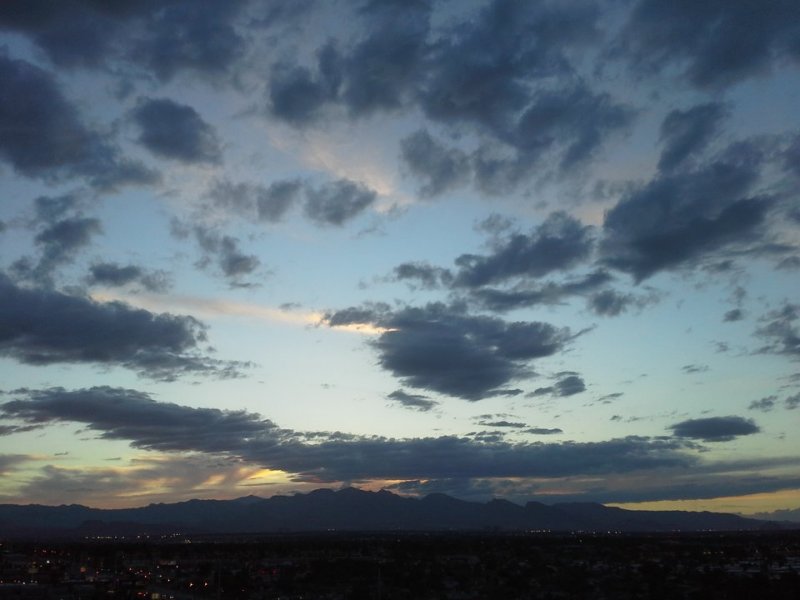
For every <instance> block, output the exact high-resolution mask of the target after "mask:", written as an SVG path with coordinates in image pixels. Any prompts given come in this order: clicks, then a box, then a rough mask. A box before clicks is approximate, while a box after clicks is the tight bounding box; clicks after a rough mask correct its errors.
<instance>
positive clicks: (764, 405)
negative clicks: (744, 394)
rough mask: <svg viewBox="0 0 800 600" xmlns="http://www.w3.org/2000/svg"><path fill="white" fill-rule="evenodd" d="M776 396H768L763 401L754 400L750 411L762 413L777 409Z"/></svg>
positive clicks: (749, 408) (749, 407)
mask: <svg viewBox="0 0 800 600" xmlns="http://www.w3.org/2000/svg"><path fill="white" fill-rule="evenodd" d="M775 400H777V398H776V396H767V397H765V398H761V400H753V401H752V402H751V403H750V405H749V406H748V407H747V409H748V410H760V411H761V412H769V411H771V410H772V409H773V408H775Z"/></svg>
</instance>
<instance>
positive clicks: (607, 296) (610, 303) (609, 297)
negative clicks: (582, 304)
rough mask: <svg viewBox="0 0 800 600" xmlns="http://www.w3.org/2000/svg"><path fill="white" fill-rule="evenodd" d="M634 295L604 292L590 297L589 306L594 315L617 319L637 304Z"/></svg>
mask: <svg viewBox="0 0 800 600" xmlns="http://www.w3.org/2000/svg"><path fill="white" fill-rule="evenodd" d="M635 302H636V299H635V297H634V296H633V294H621V293H619V292H616V291H614V290H602V291H599V292H597V293H596V294H592V295H591V296H590V297H589V300H588V305H589V308H590V309H591V310H592V312H593V313H595V314H597V315H601V316H603V317H616V316H617V315H620V314H622V313H623V312H625V311H626V310H627V309H628V306H630V305H631V304H633V303H635Z"/></svg>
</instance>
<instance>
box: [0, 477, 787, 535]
mask: <svg viewBox="0 0 800 600" xmlns="http://www.w3.org/2000/svg"><path fill="white" fill-rule="evenodd" d="M780 526H781V525H779V524H777V523H774V522H770V521H760V520H756V519H748V518H744V517H740V516H737V515H732V514H724V513H710V512H683V511H632V510H623V509H621V508H611V507H607V506H603V505H602V504H593V503H566V504H554V505H546V504H542V503H540V502H528V503H527V504H526V505H525V506H520V505H518V504H514V503H512V502H508V501H506V500H492V501H491V502H486V503H480V502H467V501H465V500H458V499H456V498H452V497H450V496H446V495H444V494H431V495H429V496H426V497H424V498H422V499H417V498H407V497H403V496H398V495H396V494H392V493H390V492H387V491H380V492H366V491H362V490H358V489H355V488H346V489H343V490H340V491H333V490H327V489H320V490H315V491H313V492H311V493H308V494H297V495H295V496H273V497H272V498H258V497H255V496H248V497H246V498H239V499H236V500H189V501H187V502H179V503H175V504H150V505H149V506H145V507H141V508H129V509H115V510H103V509H96V508H88V507H85V506H80V505H70V506H41V505H24V506H23V505H16V504H5V505H0V535H3V536H15V535H18V536H31V535H36V536H42V535H131V534H136V533H148V534H159V533H161V534H163V533H169V532H182V533H195V534H198V533H261V532H307V531H328V530H343V531H398V530H401V531H448V530H453V531H497V530H502V531H522V530H550V531H575V530H583V531H612V530H613V531H624V532H646V531H652V532H658V531H675V530H683V531H700V530H719V531H722V530H725V531H734V530H759V529H768V528H777V527H780Z"/></svg>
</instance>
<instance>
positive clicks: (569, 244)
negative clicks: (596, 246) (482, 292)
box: [455, 212, 593, 287]
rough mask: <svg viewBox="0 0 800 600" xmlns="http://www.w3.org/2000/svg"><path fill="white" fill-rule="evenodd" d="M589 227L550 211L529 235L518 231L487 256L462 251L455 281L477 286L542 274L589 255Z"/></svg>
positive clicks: (564, 215)
mask: <svg viewBox="0 0 800 600" xmlns="http://www.w3.org/2000/svg"><path fill="white" fill-rule="evenodd" d="M592 241H593V240H592V236H591V228H590V227H585V226H584V225H582V224H581V223H580V221H578V220H577V219H575V218H574V217H571V216H570V215H567V214H566V213H563V212H556V213H552V214H551V215H550V216H549V217H547V219H546V220H545V221H544V222H543V223H542V224H541V225H539V227H538V228H536V229H535V230H534V231H532V232H531V233H530V234H529V235H525V234H521V233H517V234H513V235H512V236H510V237H509V238H508V239H507V240H505V241H504V242H502V243H499V244H498V245H497V247H496V248H495V251H494V252H493V253H492V254H490V255H488V256H478V255H474V254H462V255H461V256H459V257H458V259H456V264H457V265H458V267H459V271H458V273H457V274H456V279H455V284H456V285H460V286H465V287H479V286H483V285H486V284H488V283H492V282H496V281H504V280H507V279H510V278H514V277H532V278H536V277H542V276H543V275H547V274H549V273H551V272H553V271H560V270H565V269H569V268H571V267H573V266H575V265H576V264H578V263H580V262H582V261H583V260H585V259H586V258H588V256H589V253H590V252H591V249H592Z"/></svg>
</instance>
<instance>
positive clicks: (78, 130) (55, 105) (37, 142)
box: [0, 53, 157, 190]
mask: <svg viewBox="0 0 800 600" xmlns="http://www.w3.org/2000/svg"><path fill="white" fill-rule="evenodd" d="M0 80H2V81H3V85H4V88H5V93H4V94H2V95H0V129H2V130H3V135H2V136H1V137H0V159H2V160H4V161H5V162H7V163H9V164H10V165H11V166H12V167H13V168H14V169H15V170H16V171H17V172H18V173H20V174H22V175H25V176H27V177H32V178H38V179H42V180H44V181H45V182H47V183H54V182H58V181H61V180H64V179H70V178H75V177H82V178H84V179H85V180H86V182H87V183H88V184H89V185H90V186H92V187H93V188H96V189H99V190H112V189H115V188H117V187H119V186H121V185H124V184H149V183H153V182H154V181H155V180H156V179H157V175H156V174H155V173H154V172H152V171H149V170H147V169H146V168H145V167H144V166H142V165H141V164H140V163H137V162H133V161H130V160H126V159H123V158H121V157H120V154H119V150H118V149H117V147H116V146H115V145H113V144H112V143H110V141H109V140H108V139H106V136H104V135H103V134H101V133H100V132H99V131H96V130H93V129H90V128H89V127H87V126H86V125H85V124H84V123H83V121H82V120H81V118H80V116H79V114H78V111H77V109H76V108H75V107H74V106H73V105H72V104H70V102H69V101H68V100H67V98H66V97H65V96H64V94H63V93H62V91H61V89H60V88H59V86H58V84H57V83H56V82H55V81H54V80H53V78H52V77H51V76H50V75H49V74H48V73H47V72H46V71H43V70H42V69H40V68H39V67H36V66H34V65H32V64H30V63H28V62H26V61H24V60H13V59H10V58H8V57H7V56H5V55H4V54H2V53H0Z"/></svg>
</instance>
